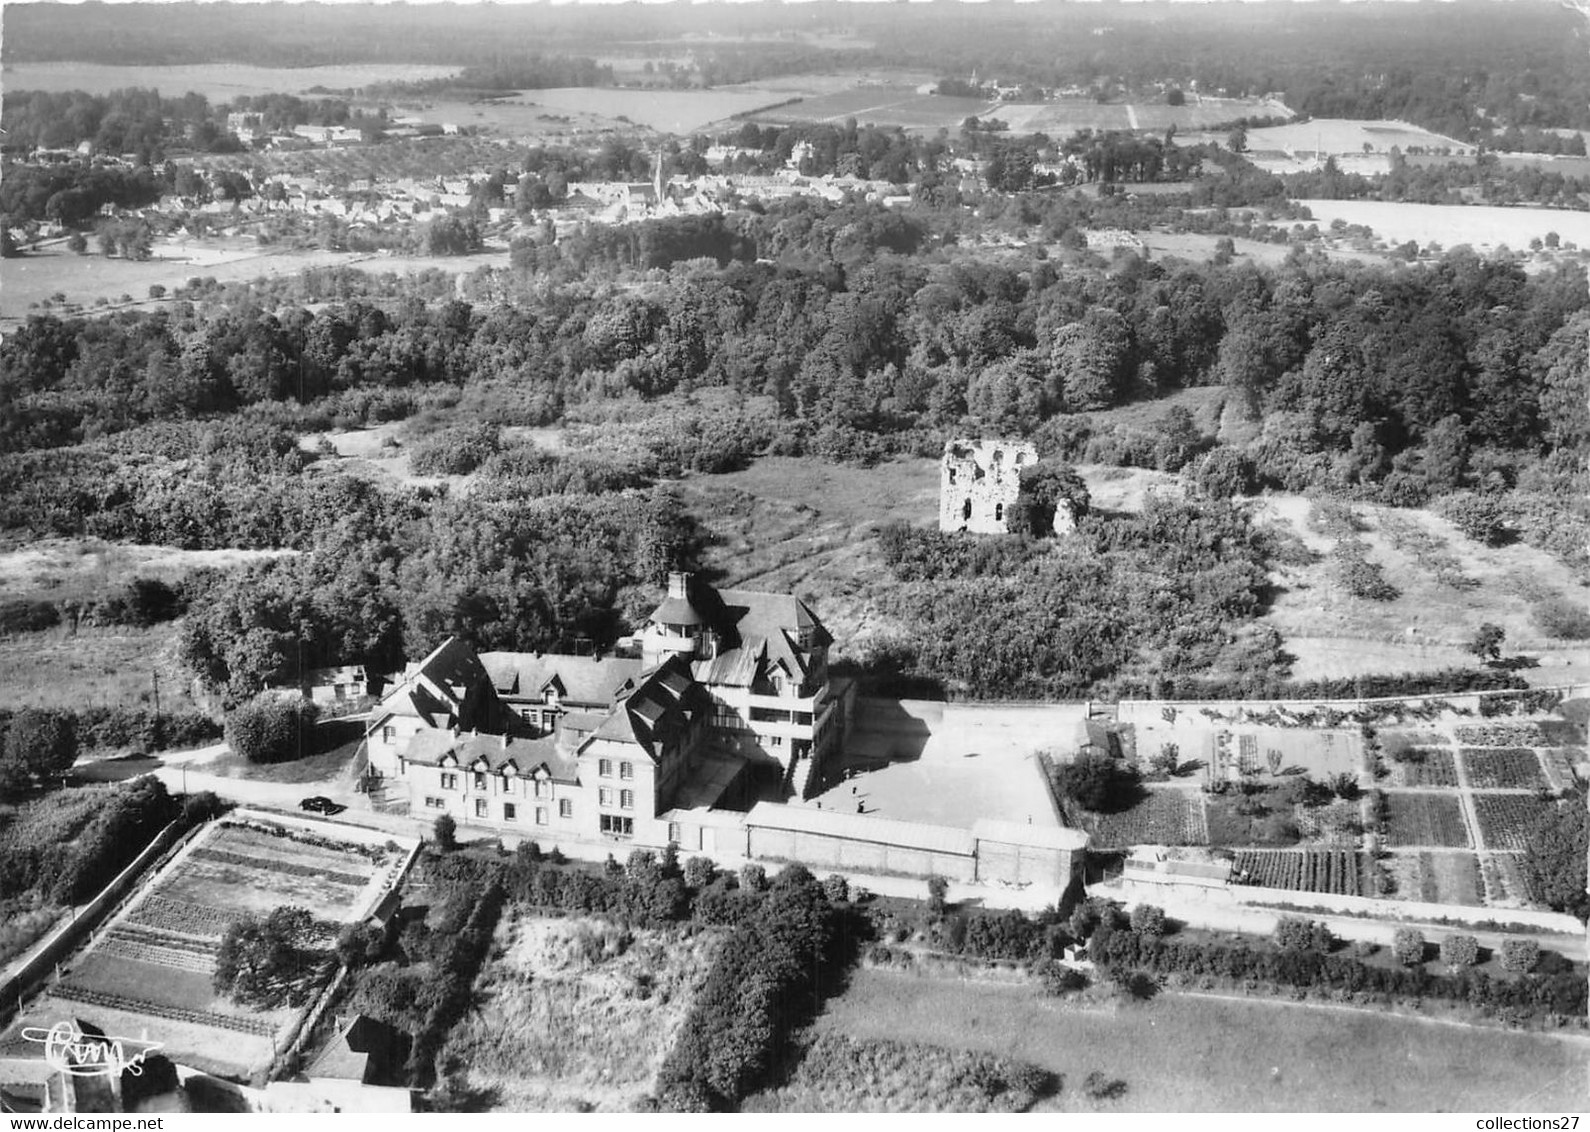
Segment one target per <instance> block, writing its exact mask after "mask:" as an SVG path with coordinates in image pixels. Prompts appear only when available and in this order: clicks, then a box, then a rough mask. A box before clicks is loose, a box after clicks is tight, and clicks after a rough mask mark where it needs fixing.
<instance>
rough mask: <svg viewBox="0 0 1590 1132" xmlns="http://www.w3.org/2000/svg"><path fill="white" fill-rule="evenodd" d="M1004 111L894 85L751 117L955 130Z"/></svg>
mask: <svg viewBox="0 0 1590 1132" xmlns="http://www.w3.org/2000/svg"><path fill="white" fill-rule="evenodd" d="M786 97H787V96H786ZM1004 110H1005V107H1004V106H1002V105H1001V104H1000V103H998V102H995V101H990V100H985V99H980V98H947V97H942V96H940V95H936V94H922V93H920V91H919V88H918V86H915V85H911V84H907V83H891V84H880V85H869V86H858V87H855V88H853V89H851V90H842V91H835V92H832V93H827V94H818V95H815V96H814V97H811V98H804V99H802V100H801V101H800V102H797V103H794V104H792V105H789V106H778V107H774V108H772V109H769V110H765V111H762V112H760V113H757V114H754V115H751V117H752V118H753V119H754V120H756V121H758V122H843V121H845V120H846V119H847V118H854V119H855V120H856V121H857V122H858V123H861V124H862V125H868V124H871V125H877V126H903V127H905V128H906V129H922V130H928V129H932V130H936V129H939V128H940V127H943V128H945V129H949V130H954V129H956V128H958V127H959V126H960V124H961V123H962V122H964V121H965V120H966V119H967V118H970V117H983V116H985V115H990V114H993V115H995V116H997V117H1004V116H1005V115H1004Z"/></svg>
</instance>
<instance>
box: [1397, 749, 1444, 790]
mask: <svg viewBox="0 0 1590 1132" xmlns="http://www.w3.org/2000/svg"><path fill="white" fill-rule="evenodd" d="M1415 750H1416V751H1417V757H1415V758H1410V759H1401V760H1396V761H1393V762H1392V763H1391V769H1392V774H1393V776H1394V781H1395V782H1396V784H1397V785H1398V786H1449V787H1456V786H1457V784H1458V779H1457V763H1456V762H1455V761H1454V759H1453V757H1452V752H1451V751H1450V750H1447V749H1446V748H1444V747H1441V748H1429V747H1419V748H1415Z"/></svg>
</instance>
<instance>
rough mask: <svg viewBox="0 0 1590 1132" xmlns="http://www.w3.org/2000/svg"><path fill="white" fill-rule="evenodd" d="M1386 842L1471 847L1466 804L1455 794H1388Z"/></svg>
mask: <svg viewBox="0 0 1590 1132" xmlns="http://www.w3.org/2000/svg"><path fill="white" fill-rule="evenodd" d="M1386 803H1387V805H1388V807H1389V809H1390V818H1389V820H1388V821H1387V829H1386V844H1387V845H1389V846H1393V847H1400V846H1407V845H1420V846H1424V845H1439V846H1447V847H1451V848H1454V849H1468V848H1471V846H1470V844H1469V835H1468V827H1467V826H1466V824H1465V823H1464V821H1463V806H1462V803H1460V802H1459V801H1458V799H1457V796H1456V795H1453V794H1397V793H1393V794H1387V795H1386Z"/></svg>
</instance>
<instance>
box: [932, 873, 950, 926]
mask: <svg viewBox="0 0 1590 1132" xmlns="http://www.w3.org/2000/svg"><path fill="white" fill-rule="evenodd" d="M927 890H928V899H927V908H928V914H929V915H932V916H942V915H943V914H944V909H945V907H946V904H945V897H946V896H948V895H949V891H950V882H949V881H948V880H946V879H945V878H944V877H941V876H931V877H928V880H927Z"/></svg>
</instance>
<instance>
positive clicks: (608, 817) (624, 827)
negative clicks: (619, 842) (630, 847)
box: [602, 814, 635, 837]
mask: <svg viewBox="0 0 1590 1132" xmlns="http://www.w3.org/2000/svg"><path fill="white" fill-rule="evenodd" d="M602 832H603V833H606V834H611V835H612V836H613V837H633V836H634V835H635V819H634V818H624V817H619V816H618V815H617V814H603V815H602Z"/></svg>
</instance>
